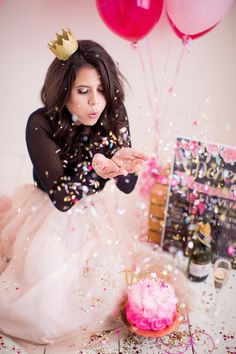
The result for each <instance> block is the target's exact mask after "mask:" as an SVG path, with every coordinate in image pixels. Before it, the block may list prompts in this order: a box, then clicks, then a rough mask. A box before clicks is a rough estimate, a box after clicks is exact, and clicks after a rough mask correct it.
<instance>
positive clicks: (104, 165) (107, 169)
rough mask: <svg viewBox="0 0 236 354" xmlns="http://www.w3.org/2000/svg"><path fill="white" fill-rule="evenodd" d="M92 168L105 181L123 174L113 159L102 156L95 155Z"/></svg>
mask: <svg viewBox="0 0 236 354" xmlns="http://www.w3.org/2000/svg"><path fill="white" fill-rule="evenodd" d="M92 166H93V169H94V170H95V172H96V174H97V175H98V176H100V177H102V178H104V179H107V178H113V177H116V176H118V175H120V174H121V173H120V168H119V167H118V166H117V165H116V164H115V163H114V162H113V161H112V160H111V159H108V158H107V157H105V156H104V155H102V154H95V155H94V157H93V160H92Z"/></svg>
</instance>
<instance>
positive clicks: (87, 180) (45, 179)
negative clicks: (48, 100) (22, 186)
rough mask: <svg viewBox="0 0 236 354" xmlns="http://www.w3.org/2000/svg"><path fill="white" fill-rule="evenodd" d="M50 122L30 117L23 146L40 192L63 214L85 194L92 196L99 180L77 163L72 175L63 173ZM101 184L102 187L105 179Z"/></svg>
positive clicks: (95, 175) (92, 171)
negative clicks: (39, 186) (75, 171)
mask: <svg viewBox="0 0 236 354" xmlns="http://www.w3.org/2000/svg"><path fill="white" fill-rule="evenodd" d="M50 129H51V128H50V123H49V122H47V120H46V118H42V116H41V115H40V116H37V115H36V116H30V118H29V119H28V123H27V127H26V143H27V148H28V152H29V155H30V158H31V161H32V163H33V167H34V171H35V174H36V175H37V178H38V179H39V181H40V184H41V186H42V187H43V190H44V191H45V192H46V193H47V194H48V195H49V197H50V199H51V200H52V202H53V204H54V205H55V207H56V208H57V209H59V210H60V211H67V210H68V209H70V208H71V207H72V206H73V205H74V203H75V202H76V201H77V200H79V199H81V198H82V197H83V196H84V195H85V194H86V195H87V194H91V193H95V192H96V191H97V189H99V187H100V186H99V180H100V181H101V180H102V179H101V178H100V177H99V178H98V176H97V174H96V173H95V172H94V170H93V169H91V170H88V168H85V165H84V164H83V163H81V164H80V167H79V168H78V171H77V173H76V175H75V176H70V175H67V174H66V173H65V168H64V166H63V161H62V159H61V154H60V147H59V146H58V145H57V144H56V143H55V141H54V140H53V137H52V133H51V131H50ZM103 181H104V184H105V182H106V181H105V180H103Z"/></svg>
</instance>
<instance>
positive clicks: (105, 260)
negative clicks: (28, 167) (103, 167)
mask: <svg viewBox="0 0 236 354" xmlns="http://www.w3.org/2000/svg"><path fill="white" fill-rule="evenodd" d="M114 199H115V198H114V195H112V194H111V193H110V191H109V190H106V189H105V190H104V191H101V192H99V193H97V194H96V195H92V196H88V197H86V198H83V199H82V200H81V201H79V202H78V203H77V204H75V205H74V206H73V207H72V208H71V209H70V210H69V211H67V212H60V211H59V210H57V209H56V208H55V207H54V205H53V204H52V202H51V201H50V200H49V198H48V196H47V194H46V193H44V192H42V191H41V190H39V189H38V188H37V187H35V186H34V185H31V184H27V185H23V186H19V187H18V188H17V189H16V190H15V193H14V195H13V197H12V199H7V198H4V197H3V196H2V197H0V230H1V233H0V332H3V333H5V334H8V335H10V336H13V337H16V338H20V339H24V340H27V341H30V342H33V343H38V344H54V343H55V344H57V343H63V342H64V343H71V340H72V341H75V342H76V345H77V346H78V347H80V348H84V347H88V346H90V343H91V337H92V338H93V335H94V334H95V333H98V332H102V331H106V330H112V329H115V328H118V327H119V326H121V322H120V304H121V303H122V302H123V301H124V298H125V296H126V290H127V284H128V282H127V274H129V272H130V271H132V270H134V269H135V268H136V269H138V268H139V269H142V267H144V266H146V265H148V264H149V263H150V264H151V265H158V267H159V266H160V268H161V269H163V267H166V265H168V266H167V268H166V269H168V271H169V269H170V268H171V269H173V271H172V275H171V274H170V276H169V280H170V281H171V282H172V285H173V286H174V287H175V290H176V292H177V296H178V299H179V301H182V302H185V303H189V301H190V299H191V300H192V299H193V296H192V293H191V289H190V288H189V286H188V284H187V282H186V279H185V277H184V275H183V273H181V272H178V271H177V270H176V269H175V268H174V267H171V266H170V264H171V262H170V258H169V256H168V257H167V256H166V254H164V253H163V252H161V250H160V249H159V251H157V250H154V249H153V246H151V245H150V244H148V243H141V242H140V241H139V240H138V235H137V229H136V230H134V229H133V227H130V225H131V223H130V221H131V220H128V222H127V217H126V221H125V217H124V215H122V213H119V212H118V210H117V208H116V207H115V203H114ZM131 273H132V272H131ZM169 280H168V281H169Z"/></svg>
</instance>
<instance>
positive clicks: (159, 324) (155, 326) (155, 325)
mask: <svg viewBox="0 0 236 354" xmlns="http://www.w3.org/2000/svg"><path fill="white" fill-rule="evenodd" d="M168 322H169V321H168ZM150 324H151V329H152V331H160V330H161V329H164V328H165V327H166V326H167V321H166V319H165V318H163V319H160V318H153V319H152V320H150ZM170 324H171V323H170Z"/></svg>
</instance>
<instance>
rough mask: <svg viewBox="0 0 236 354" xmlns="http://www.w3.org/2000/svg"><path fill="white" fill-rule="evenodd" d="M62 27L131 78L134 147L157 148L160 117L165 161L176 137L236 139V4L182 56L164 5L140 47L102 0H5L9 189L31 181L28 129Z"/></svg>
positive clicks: (3, 79) (1, 21) (4, 150)
mask: <svg viewBox="0 0 236 354" xmlns="http://www.w3.org/2000/svg"><path fill="white" fill-rule="evenodd" d="M62 27H69V28H70V29H71V30H72V31H73V32H74V33H75V35H76V36H77V37H78V38H81V39H93V40H96V41H97V42H99V43H101V44H102V45H103V46H104V47H105V48H106V49H107V50H108V51H109V52H110V54H111V55H112V56H113V58H114V59H115V60H116V61H117V62H118V63H119V66H120V69H121V71H122V72H123V73H124V75H125V76H126V77H127V80H128V82H129V84H130V88H127V98H126V105H127V110H128V113H129V118H130V125H131V132H132V137H133V146H134V147H136V148H137V149H139V150H141V151H143V152H145V153H147V154H149V155H151V154H152V153H153V147H154V145H155V144H156V142H157V131H156V129H155V128H154V122H155V120H156V119H157V118H158V121H159V123H160V137H159V139H158V140H159V143H160V149H159V154H160V157H161V159H162V161H163V162H166V161H167V159H170V158H171V157H172V148H173V144H174V142H175V138H176V136H177V135H182V136H189V137H196V138H201V139H205V140H208V141H212V142H219V143H224V144H229V145H236V143H235V131H236V99H235V98H236V97H235V96H236V95H235V93H236V65H235V57H236V40H235V37H236V3H235V2H234V5H233V7H232V8H231V10H230V11H229V12H228V14H227V15H226V16H225V18H224V19H223V20H222V21H221V23H220V24H219V25H217V26H216V27H215V28H214V29H213V30H212V31H210V32H209V33H207V34H206V35H204V36H202V37H200V38H199V39H196V40H194V41H192V43H191V45H190V47H189V50H188V52H185V53H184V54H183V57H182V60H180V54H181V51H182V50H183V47H182V43H181V41H180V39H179V38H177V36H176V35H175V34H174V32H173V31H172V29H171V28H170V25H169V24H168V22H167V19H166V17H165V14H164V11H163V13H162V17H161V19H160V20H159V22H158V23H157V25H156V26H155V27H154V29H153V30H152V31H151V33H150V34H149V35H148V36H147V37H146V38H145V39H144V40H142V41H140V42H139V45H138V48H136V49H134V48H132V46H131V44H130V42H128V41H125V40H123V39H122V38H120V37H118V36H116V35H115V34H114V33H112V32H111V31H110V30H109V29H108V28H107V27H106V26H105V24H104V23H103V21H102V20H101V18H100V17H99V15H98V11H97V9H96V4H95V0H86V1H84V0H67V1H64V0H50V1H48V0H34V1H32V0H1V1H0V33H1V55H0V64H1V65H0V100H1V132H0V160H1V174H0V183H1V190H5V191H6V192H10V191H11V189H12V188H13V186H14V185H16V184H19V183H22V182H30V181H32V177H31V173H32V172H31V169H32V167H31V162H30V161H29V158H28V155H27V151H26V147H25V140H24V139H25V138H24V130H25V125H26V121H27V118H28V116H29V114H30V113H31V112H32V111H33V110H35V109H37V108H38V107H39V106H40V105H41V103H40V100H39V92H40V89H41V86H42V84H43V80H44V77H45V73H46V70H47V67H48V66H49V64H50V62H51V61H52V60H53V54H52V53H51V52H50V51H49V50H48V49H47V43H48V41H49V40H50V39H54V37H55V32H57V31H60V29H61V28H62ZM141 61H143V63H144V67H145V71H144V70H143V69H142V65H141ZM178 64H179V71H178V73H177V72H176V70H177V66H178ZM154 77H155V85H156V87H157V89H154ZM171 86H173V90H172V92H169V88H170V87H171ZM148 96H149V97H151V101H152V103H154V102H157V105H158V112H157V110H153V109H151V107H150V103H149V99H148ZM157 113H158V114H157Z"/></svg>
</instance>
